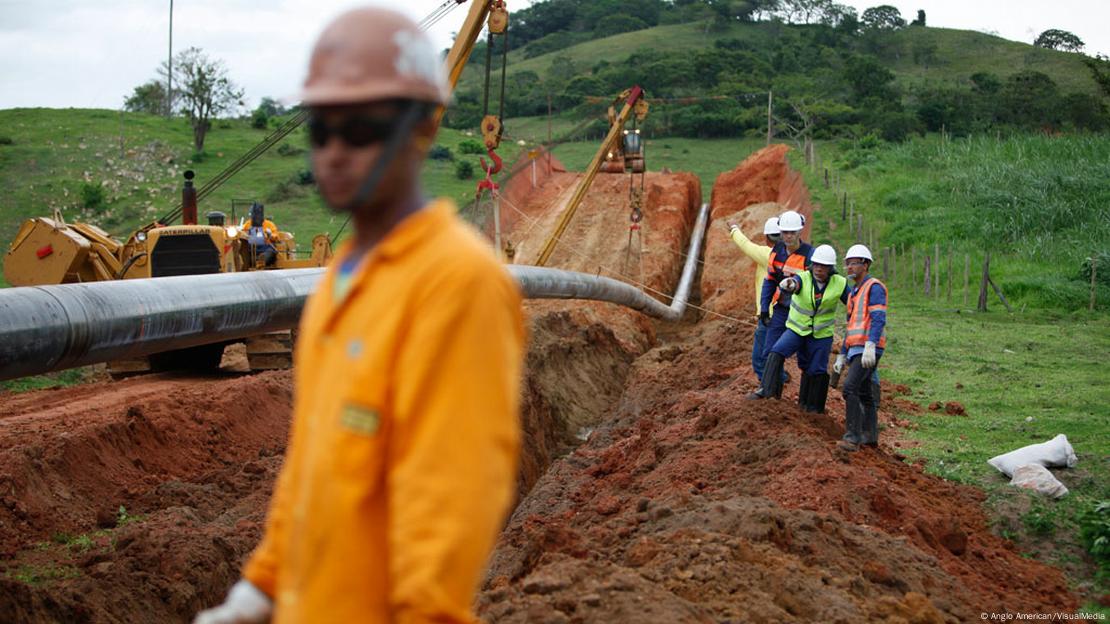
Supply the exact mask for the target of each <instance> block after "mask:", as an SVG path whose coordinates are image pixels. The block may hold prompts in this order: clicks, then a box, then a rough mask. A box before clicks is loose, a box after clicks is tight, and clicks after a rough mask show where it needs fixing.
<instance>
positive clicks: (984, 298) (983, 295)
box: [977, 251, 991, 312]
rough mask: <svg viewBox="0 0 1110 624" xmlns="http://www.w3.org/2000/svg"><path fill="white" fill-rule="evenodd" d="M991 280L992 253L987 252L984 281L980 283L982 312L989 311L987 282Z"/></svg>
mask: <svg viewBox="0 0 1110 624" xmlns="http://www.w3.org/2000/svg"><path fill="white" fill-rule="evenodd" d="M990 278H991V252H989V251H988V252H987V254H986V255H985V256H983V279H982V281H980V282H979V306H978V308H977V309H978V310H979V311H980V312H986V311H987V282H988V281H990Z"/></svg>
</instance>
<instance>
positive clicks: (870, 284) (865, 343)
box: [833, 245, 887, 451]
mask: <svg viewBox="0 0 1110 624" xmlns="http://www.w3.org/2000/svg"><path fill="white" fill-rule="evenodd" d="M845 265H846V269H847V272H848V275H849V277H851V278H852V280H853V282H854V285H853V286H852V291H851V294H850V295H849V296H848V330H847V333H846V334H845V337H844V345H843V346H842V347H841V349H840V355H838V356H837V358H836V363H835V364H834V365H833V369H834V370H835V371H837V372H840V371H841V370H843V368H844V366H845V364H847V366H848V371H847V374H846V375H845V376H844V406H845V414H844V422H845V429H846V432H845V433H844V439H842V440H841V441H840V443H839V446H840V448H842V449H844V450H846V451H857V450H859V446H860V445H861V444H865V445H869V446H878V444H879V405H878V397H877V396H876V393H875V386H877V385H878V384H872V376H873V374H874V370H875V368H876V367H877V366H878V364H879V359H880V358H881V357H882V356H883V349H884V348H885V347H886V309H887V290H886V286H885V285H884V284H883V283H882V282H880V281H879V280H877V279H875V278H874V277H872V276H871V274H870V270H871V250H870V249H868V248H867V247H865V246H864V245H852V247H850V248H849V249H848V253H847V257H846V258H845Z"/></svg>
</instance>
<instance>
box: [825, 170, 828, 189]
mask: <svg viewBox="0 0 1110 624" xmlns="http://www.w3.org/2000/svg"><path fill="white" fill-rule="evenodd" d="M825 188H829V168H828V167H825Z"/></svg>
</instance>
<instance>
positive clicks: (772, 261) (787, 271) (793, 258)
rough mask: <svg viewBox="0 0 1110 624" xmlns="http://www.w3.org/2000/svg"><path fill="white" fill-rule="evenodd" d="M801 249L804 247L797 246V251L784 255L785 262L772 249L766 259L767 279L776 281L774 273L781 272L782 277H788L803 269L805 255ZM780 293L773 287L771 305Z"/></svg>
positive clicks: (804, 267) (775, 301)
mask: <svg viewBox="0 0 1110 624" xmlns="http://www.w3.org/2000/svg"><path fill="white" fill-rule="evenodd" d="M803 249H804V247H802V246H799V247H798V250H797V251H795V252H793V253H791V254H790V255H789V256H787V257H786V261H785V262H783V261H781V260H779V259H778V254H776V253H775V251H774V249H772V250H771V257H770V258H769V259H768V262H767V279H770V280H771V281H776V280H775V274H776V273H780V274H782V276H783V277H790V276H792V275H797V274H799V273H801V272H802V271H805V270H806V257H805V255H804V254H802V253H801V252H802V250H803ZM781 293H782V291H781V290H779V289H777V288H776V289H775V294H774V295H772V296H771V305H772V306H773V305H775V304H777V303H778V302H779V295H780V294H781Z"/></svg>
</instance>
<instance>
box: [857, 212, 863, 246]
mask: <svg viewBox="0 0 1110 624" xmlns="http://www.w3.org/2000/svg"><path fill="white" fill-rule="evenodd" d="M856 218H858V219H859V226H858V227H857V228H856V243H858V244H860V245H862V244H863V213H862V212H861V213H859V214H858V215H856Z"/></svg>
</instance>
